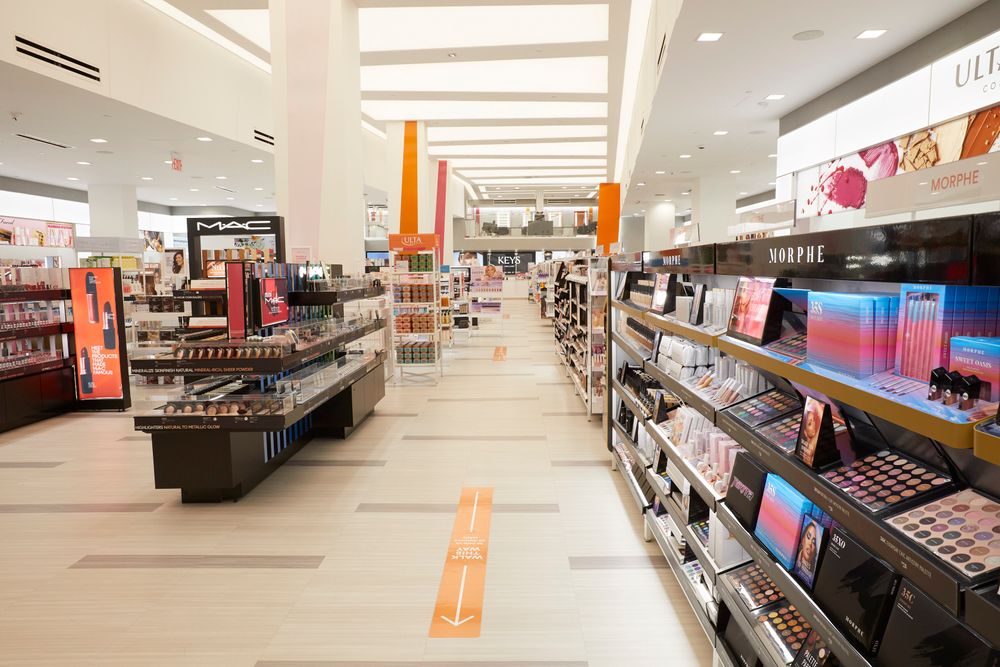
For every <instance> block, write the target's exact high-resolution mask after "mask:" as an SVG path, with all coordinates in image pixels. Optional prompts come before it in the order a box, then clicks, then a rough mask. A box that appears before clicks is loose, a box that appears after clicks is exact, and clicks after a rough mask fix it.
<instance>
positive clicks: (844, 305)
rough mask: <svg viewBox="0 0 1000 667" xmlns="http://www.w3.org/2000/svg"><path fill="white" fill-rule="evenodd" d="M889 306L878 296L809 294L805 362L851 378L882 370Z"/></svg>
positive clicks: (887, 338) (889, 300) (884, 357)
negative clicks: (878, 313)
mask: <svg viewBox="0 0 1000 667" xmlns="http://www.w3.org/2000/svg"><path fill="white" fill-rule="evenodd" d="M879 303H881V305H880V306H879V307H878V308H877V307H876V304H879ZM890 304H891V298H889V297H886V296H881V295H878V296H876V295H871V294H841V293H837V292H810V293H809V319H808V328H809V335H808V337H807V340H806V358H807V359H808V360H809V361H810V362H811V363H816V364H819V365H821V366H825V367H827V368H832V369H834V370H837V371H840V372H842V373H846V374H848V375H851V376H853V377H868V376H869V375H873V374H874V373H877V372H881V371H883V370H885V369H886V368H887V367H886V366H885V365H884V364H885V360H887V358H888V353H887V351H886V347H887V345H888V342H889V337H888V333H887V329H888V317H889V309H890ZM877 310H878V311H880V314H881V317H882V322H881V326H879V322H878V318H877V317H876V311H877ZM876 347H879V349H878V350H876Z"/></svg>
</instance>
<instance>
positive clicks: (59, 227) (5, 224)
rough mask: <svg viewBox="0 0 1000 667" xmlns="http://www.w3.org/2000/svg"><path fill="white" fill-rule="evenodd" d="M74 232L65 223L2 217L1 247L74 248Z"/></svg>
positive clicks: (0, 223)
mask: <svg viewBox="0 0 1000 667" xmlns="http://www.w3.org/2000/svg"><path fill="white" fill-rule="evenodd" d="M73 231H74V228H73V225H70V224H65V223H59V222H49V221H47V220H32V219H30V218H9V217H0V245H19V246H38V247H45V248H72V247H73Z"/></svg>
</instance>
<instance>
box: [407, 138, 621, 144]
mask: <svg viewBox="0 0 1000 667" xmlns="http://www.w3.org/2000/svg"><path fill="white" fill-rule="evenodd" d="M607 140H608V138H607V137H606V136H601V137H545V138H544V139H530V138H516V139H466V140H449V141H428V142H427V145H428V146H495V145H497V144H565V143H576V142H578V141H585V142H588V143H591V142H594V141H607Z"/></svg>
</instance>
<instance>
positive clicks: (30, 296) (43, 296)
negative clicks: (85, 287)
mask: <svg viewBox="0 0 1000 667" xmlns="http://www.w3.org/2000/svg"><path fill="white" fill-rule="evenodd" d="M66 299H69V290H68V289H40V290H10V291H0V303H23V302H27V301H61V300H66Z"/></svg>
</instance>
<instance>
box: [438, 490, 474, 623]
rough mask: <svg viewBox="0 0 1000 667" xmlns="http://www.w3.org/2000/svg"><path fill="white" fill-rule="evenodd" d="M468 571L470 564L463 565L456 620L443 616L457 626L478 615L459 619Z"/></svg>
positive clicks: (443, 618)
mask: <svg viewBox="0 0 1000 667" xmlns="http://www.w3.org/2000/svg"><path fill="white" fill-rule="evenodd" d="M476 500H477V501H478V500H479V494H478V493H477V494H476ZM473 521H475V519H474V518H473ZM468 573H469V566H468V565H464V566H462V583H461V584H459V585H458V604H457V605H456V606H455V620H454V621H453V620H451V619H450V618H448V617H447V616H442V617H441V618H442V620H444V621H446V622H448V623H451V624H452V625H454V626H455V627H456V628H457V627H458V626H460V625H462V624H463V623H465V622H466V621H471V620H472V619H474V618H475V617H476V615H475V614H473V615H472V616H468V617H466V618H463V619H462V620H461V621H460V620H458V619H459V618H461V616H462V597H463V596H464V595H465V575H467V574H468Z"/></svg>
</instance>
